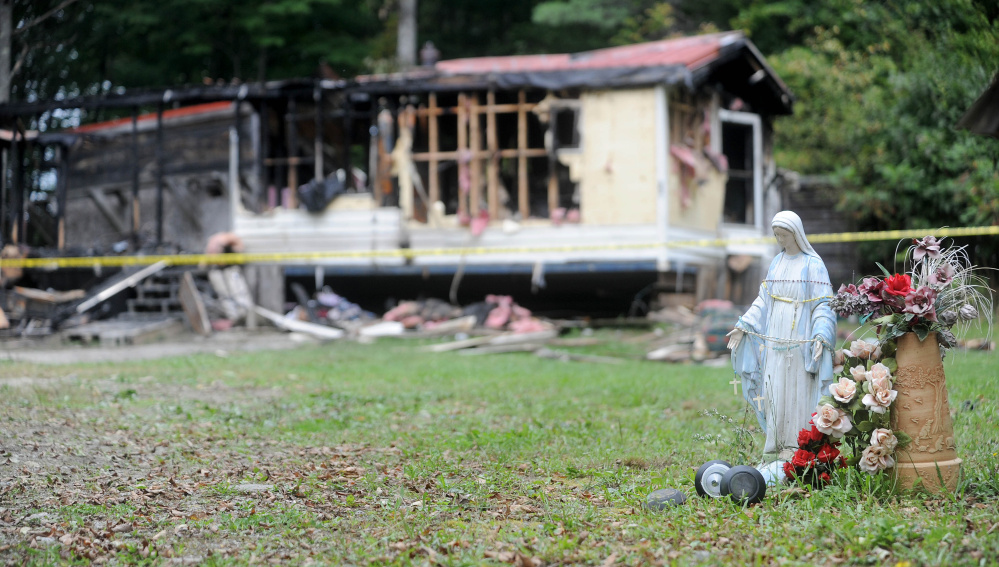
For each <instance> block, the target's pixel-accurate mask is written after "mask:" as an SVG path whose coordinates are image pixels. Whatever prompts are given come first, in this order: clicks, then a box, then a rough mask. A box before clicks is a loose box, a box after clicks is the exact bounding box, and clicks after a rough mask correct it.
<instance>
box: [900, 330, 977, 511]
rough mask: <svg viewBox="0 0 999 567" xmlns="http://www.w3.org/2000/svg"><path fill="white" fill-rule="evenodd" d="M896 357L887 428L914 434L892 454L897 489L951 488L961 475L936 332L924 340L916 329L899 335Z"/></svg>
mask: <svg viewBox="0 0 999 567" xmlns="http://www.w3.org/2000/svg"><path fill="white" fill-rule="evenodd" d="M895 360H896V362H897V363H898V372H896V374H895V389H896V390H897V391H898V398H897V399H896V400H895V403H894V405H893V406H892V410H891V427H892V429H893V430H895V431H899V430H901V431H904V432H905V433H907V434H908V435H909V436H910V437H912V443H910V444H909V446H907V447H906V448H905V449H904V450H899V451H897V452H896V454H895V474H896V477H897V479H898V487H899V488H900V489H902V490H907V489H911V488H913V487H916V486H917V484H918V485H919V487H921V488H922V489H925V490H929V491H930V492H941V491H942V490H948V491H951V492H953V491H954V490H956V489H957V483H958V480H959V477H960V475H961V459H959V458H957V452H956V450H955V449H956V446H955V444H954V427H953V425H952V424H951V419H950V406H949V405H948V403H947V381H946V377H945V376H944V369H943V362H942V361H941V360H940V349H939V347H938V346H937V336H936V333H930V334H929V336H927V337H926V339H925V340H923V341H920V340H919V337H917V336H916V334H915V333H907V334H905V335H903V336H901V337H899V338H898V350H897V352H896V353H895Z"/></svg>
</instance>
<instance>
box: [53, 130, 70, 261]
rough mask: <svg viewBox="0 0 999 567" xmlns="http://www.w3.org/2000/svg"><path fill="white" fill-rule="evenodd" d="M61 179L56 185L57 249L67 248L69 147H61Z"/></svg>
mask: <svg viewBox="0 0 999 567" xmlns="http://www.w3.org/2000/svg"><path fill="white" fill-rule="evenodd" d="M58 175H59V179H58V181H57V185H56V211H57V215H56V218H57V219H58V220H57V223H58V224H57V226H56V248H58V249H59V250H62V249H63V248H65V247H66V193H67V190H68V186H69V179H68V175H69V146H62V145H61V146H59V174H58Z"/></svg>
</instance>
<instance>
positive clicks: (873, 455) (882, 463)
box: [857, 445, 895, 475]
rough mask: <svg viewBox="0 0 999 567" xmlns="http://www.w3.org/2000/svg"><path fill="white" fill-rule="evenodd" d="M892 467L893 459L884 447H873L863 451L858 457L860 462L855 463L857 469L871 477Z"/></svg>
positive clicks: (893, 464)
mask: <svg viewBox="0 0 999 567" xmlns="http://www.w3.org/2000/svg"><path fill="white" fill-rule="evenodd" d="M893 466H895V459H893V458H892V456H891V453H890V452H889V451H888V450H886V449H885V448H884V447H880V446H874V445H872V446H869V447H867V448H866V449H864V452H863V454H861V456H860V462H859V463H857V468H858V469H860V470H862V471H864V472H866V473H868V474H871V475H874V474H877V473H879V472H881V471H883V470H885V469H890V468H892V467H893Z"/></svg>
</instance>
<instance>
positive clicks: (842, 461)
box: [839, 455, 846, 469]
mask: <svg viewBox="0 0 999 567" xmlns="http://www.w3.org/2000/svg"><path fill="white" fill-rule="evenodd" d="M839 468H841V469H845V468H846V457H844V456H843V455H840V456H839Z"/></svg>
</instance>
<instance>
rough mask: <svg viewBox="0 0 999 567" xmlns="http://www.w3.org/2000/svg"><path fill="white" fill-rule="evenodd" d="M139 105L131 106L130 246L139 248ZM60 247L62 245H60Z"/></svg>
mask: <svg viewBox="0 0 999 567" xmlns="http://www.w3.org/2000/svg"><path fill="white" fill-rule="evenodd" d="M139 210H140V208H139V107H138V106H133V107H132V246H133V247H134V248H135V249H136V250H138V248H139V227H140V222H141V220H142V219H141V217H140V216H139ZM59 213H60V225H59V226H60V230H59V234H60V236H61V235H62V217H61V215H62V209H61V208H60V209H59ZM59 248H60V249H61V248H62V246H61V245H60V246H59Z"/></svg>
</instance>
